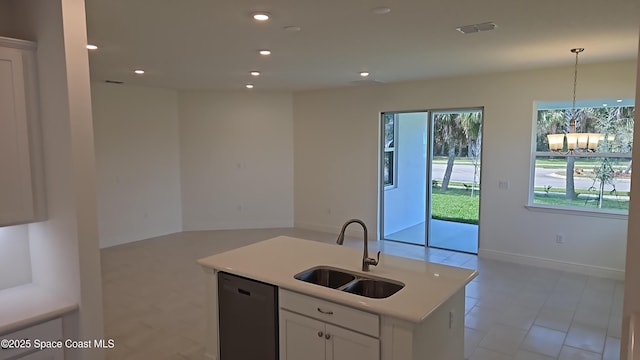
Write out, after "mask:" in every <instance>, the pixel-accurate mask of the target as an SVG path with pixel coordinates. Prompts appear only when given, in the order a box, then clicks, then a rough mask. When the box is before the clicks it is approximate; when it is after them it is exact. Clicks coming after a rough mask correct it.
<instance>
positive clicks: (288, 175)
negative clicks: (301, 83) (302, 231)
mask: <svg viewBox="0 0 640 360" xmlns="http://www.w3.org/2000/svg"><path fill="white" fill-rule="evenodd" d="M178 104H179V119H180V166H181V186H182V220H183V227H184V230H204V229H235V228H262V227H288V226H292V225H293V190H292V189H293V159H292V158H293V136H292V132H293V128H292V127H293V120H292V96H291V94H286V93H259V92H256V93H253V92H179V94H178Z"/></svg>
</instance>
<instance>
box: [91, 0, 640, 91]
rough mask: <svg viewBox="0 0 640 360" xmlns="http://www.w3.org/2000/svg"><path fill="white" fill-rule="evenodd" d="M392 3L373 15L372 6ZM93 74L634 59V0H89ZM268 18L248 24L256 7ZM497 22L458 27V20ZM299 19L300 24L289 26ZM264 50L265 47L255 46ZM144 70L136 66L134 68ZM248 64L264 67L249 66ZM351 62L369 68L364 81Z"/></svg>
mask: <svg viewBox="0 0 640 360" xmlns="http://www.w3.org/2000/svg"><path fill="white" fill-rule="evenodd" d="M381 6H385V7H389V8H391V12H389V13H388V14H384V15H378V14H375V13H374V12H372V9H374V8H376V7H381ZM86 10H87V28H88V39H89V43H91V44H95V45H98V46H99V49H98V50H93V51H91V52H90V57H89V59H90V66H91V77H92V80H94V81H105V80H119V81H124V82H125V83H127V84H131V85H140V86H151V87H164V88H174V89H203V90H204V89H206V90H229V89H244V85H245V84H246V83H253V84H255V88H254V89H253V90H251V91H261V90H286V91H299V90H308V89H320V88H333V87H344V86H355V85H358V84H363V83H365V84H366V83H371V82H373V81H376V82H383V83H391V82H400V81H409V80H416V79H428V78H435V77H448V76H458V75H471V74H479V73H490V72H502V71H511V70H519V69H532V68H541V67H548V66H558V65H572V64H573V62H574V60H575V58H574V55H573V54H572V53H570V52H569V49H571V48H574V47H584V48H586V50H585V52H584V53H582V54H581V55H580V63H581V64H583V63H590V62H603V61H616V60H632V59H636V58H637V54H638V30H639V29H640V0H482V1H480V0H86ZM259 10H261V11H268V12H269V13H271V14H272V18H271V20H269V21H268V22H266V23H257V22H256V21H254V20H253V19H252V17H251V13H252V12H253V11H259ZM489 21H492V22H495V23H496V24H497V25H498V28H497V29H496V30H493V31H486V32H478V33H473V34H467V35H463V34H461V33H460V32H458V31H456V28H457V27H459V26H463V25H469V24H476V23H484V22H489ZM286 26H298V27H300V28H301V30H300V31H297V32H292V31H286V30H285V29H284V27H286ZM264 48H267V49H270V50H271V51H272V55H270V56H269V57H264V56H259V55H258V54H257V51H258V49H264ZM137 68H141V69H144V70H145V71H146V73H145V74H144V75H135V74H134V73H133V70H134V69H137ZM251 70H259V71H261V75H260V76H258V77H253V76H251V75H250V74H249V71H251ZM360 71H368V72H370V73H371V75H370V76H369V78H368V79H367V80H364V81H363V78H361V77H360V75H359V72H360Z"/></svg>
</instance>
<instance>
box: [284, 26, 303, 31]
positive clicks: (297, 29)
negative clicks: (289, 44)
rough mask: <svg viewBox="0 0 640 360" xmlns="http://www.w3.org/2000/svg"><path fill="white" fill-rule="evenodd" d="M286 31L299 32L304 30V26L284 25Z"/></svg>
mask: <svg viewBox="0 0 640 360" xmlns="http://www.w3.org/2000/svg"><path fill="white" fill-rule="evenodd" d="M283 29H284V31H288V32H298V31H300V30H302V28H301V27H300V26H293V25H290V26H285V27H283Z"/></svg>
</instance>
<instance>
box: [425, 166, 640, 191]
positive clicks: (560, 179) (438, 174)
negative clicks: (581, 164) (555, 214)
mask: <svg viewBox="0 0 640 360" xmlns="http://www.w3.org/2000/svg"><path fill="white" fill-rule="evenodd" d="M446 167H447V165H446V164H433V166H432V179H434V180H438V182H441V181H442V178H443V177H444V170H445V169H446ZM558 171H559V170H558V169H543V168H536V175H535V186H551V187H553V188H556V189H557V188H565V177H564V176H559V175H556V174H555V173H556V172H558ZM478 175H479V174H478ZM478 179H479V176H478ZM507 180H509V179H507ZM451 181H461V182H465V183H469V184H471V183H473V165H465V164H458V165H455V164H454V165H453V173H452V174H451ZM478 181H479V180H478ZM574 184H575V187H576V189H584V190H586V189H588V188H590V187H591V186H592V185H593V179H591V178H583V177H574ZM615 184H616V190H618V191H629V189H630V187H631V180H629V179H616V180H615ZM495 185H496V186H498V184H495ZM595 186H598V183H597V182H596V184H595ZM612 189H613V188H612V187H611V185H609V184H607V185H605V191H610V190H612Z"/></svg>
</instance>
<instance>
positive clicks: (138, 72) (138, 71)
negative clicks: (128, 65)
mask: <svg viewBox="0 0 640 360" xmlns="http://www.w3.org/2000/svg"><path fill="white" fill-rule="evenodd" d="M133 72H134V73H136V74H138V75H142V74H144V70H141V69H137V70H133Z"/></svg>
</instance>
